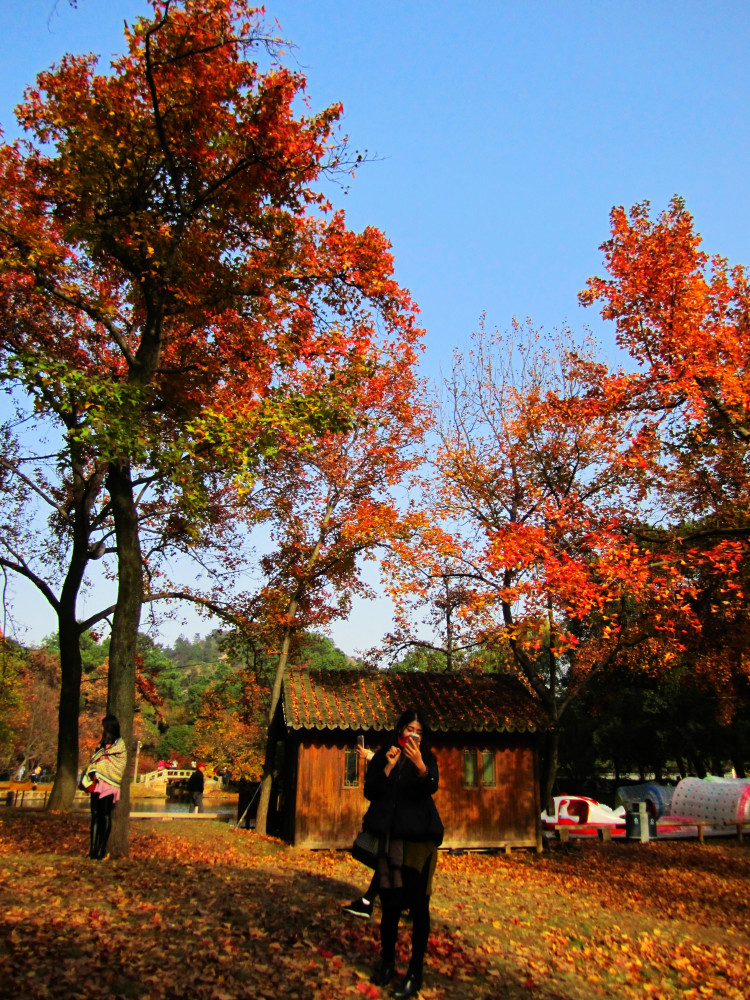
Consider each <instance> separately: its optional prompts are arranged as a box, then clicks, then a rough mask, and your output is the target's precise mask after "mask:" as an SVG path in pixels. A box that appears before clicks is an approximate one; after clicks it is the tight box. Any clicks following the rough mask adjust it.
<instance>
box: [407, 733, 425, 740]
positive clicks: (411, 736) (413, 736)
mask: <svg viewBox="0 0 750 1000" xmlns="http://www.w3.org/2000/svg"><path fill="white" fill-rule="evenodd" d="M409 739H410V740H421V739H422V737H421V736H420V735H419V733H409Z"/></svg>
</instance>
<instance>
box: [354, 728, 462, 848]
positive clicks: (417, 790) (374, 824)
mask: <svg viewBox="0 0 750 1000" xmlns="http://www.w3.org/2000/svg"><path fill="white" fill-rule="evenodd" d="M394 743H395V741H393V742H391V743H389V744H387V745H386V746H383V747H381V748H380V749H379V750H378V751H377V753H376V754H375V756H374V757H373V758H372V760H371V761H370V763H369V765H368V767H367V774H366V777H365V798H366V799H369V801H370V807H369V809H368V810H367V812H366V813H365V816H364V820H363V826H364V828H365V830H368V831H369V832H370V833H375V834H377V835H378V836H385V835H386V834H388V833H390V834H391V836H392V837H396V838H398V839H400V840H416V841H426V840H432V841H434V842H435V843H436V844H438V846H439V845H440V844H441V843H442V842H443V824H442V822H441V821H440V816H439V815H438V811H437V809H436V807H435V803H434V802H433V800H432V796H433V795H434V794H435V792H436V791H437V787H438V766H437V761H436V760H435V757H434V755H433V754H432V752H431V751H430V750H424V751H422V759H423V760H424V762H425V764H426V766H427V774H426V775H425V776H424V777H423V778H421V777H420V776H419V772H418V771H417V769H416V767H415V766H414V765H413V764H412V762H411V761H410V760H407V759H406V758H405V757H403V756H402V757H401V758H400V759H399V761H398V763H397V764H396V766H395V767H394V768H393V770H392V771H391V773H390V774H389V775H387V776H386V774H385V766H386V764H387V761H386V756H385V755H386V751H387V750H389V749H390V747H392V746H393V745H394Z"/></svg>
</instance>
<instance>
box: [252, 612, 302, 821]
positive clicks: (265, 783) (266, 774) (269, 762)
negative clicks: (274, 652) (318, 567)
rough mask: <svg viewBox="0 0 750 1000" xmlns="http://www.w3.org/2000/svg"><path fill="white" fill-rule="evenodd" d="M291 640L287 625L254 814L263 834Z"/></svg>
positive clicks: (269, 717) (274, 686) (291, 615)
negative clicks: (277, 710)
mask: <svg viewBox="0 0 750 1000" xmlns="http://www.w3.org/2000/svg"><path fill="white" fill-rule="evenodd" d="M296 613H297V601H296V600H293V601H292V602H291V604H290V605H289V609H288V615H289V617H290V619H293V618H294V615H295V614H296ZM291 641H292V629H291V627H289V626H287V628H286V629H285V630H284V640H283V642H282V644H281V652H280V653H279V662H278V664H277V666H276V677H275V678H274V682H273V692H272V693H271V707H270V709H269V712H268V738H267V740H266V756H265V759H264V761H263V776H262V778H261V779H260V798H259V800H258V812H257V813H256V816H255V832H256V833H261V834H263V835H264V836H265V834H266V833H267V832H268V806H269V804H270V802H271V789H272V786H273V772H274V765H275V762H276V744H277V742H278V723H277V715H276V709H277V707H278V704H279V701H280V700H281V685H282V684H283V682H284V671H285V670H286V665H287V661H288V659H289V646H290V644H291Z"/></svg>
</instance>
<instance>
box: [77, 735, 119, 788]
mask: <svg viewBox="0 0 750 1000" xmlns="http://www.w3.org/2000/svg"><path fill="white" fill-rule="evenodd" d="M127 762H128V751H127V748H126V746H125V740H124V739H123V738H122V737H121V736H120V737H119V738H118V739H116V740H115V742H114V743H112V744H111V745H110V746H108V747H97V749H96V750H94V753H93V756H92V758H91V760H90V761H89V763H88V766H87V768H86V770H85V771H84V774H83V776H84V778H86V777H89V778H90V777H91V772H92V771H95V772H96V775H97V777H99V778H101V779H102V781H106V782H107V784H108V785H112V786H113V787H114V788H119V787H120V782H121V781H122V776H123V775H124V774H125V765H126V764H127ZM84 784H85V782H84Z"/></svg>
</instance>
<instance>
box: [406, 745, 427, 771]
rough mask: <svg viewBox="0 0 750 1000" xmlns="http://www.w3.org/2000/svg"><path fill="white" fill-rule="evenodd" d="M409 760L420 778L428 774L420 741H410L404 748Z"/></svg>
mask: <svg viewBox="0 0 750 1000" xmlns="http://www.w3.org/2000/svg"><path fill="white" fill-rule="evenodd" d="M404 753H405V755H406V758H407V760H410V761H411V762H412V764H413V765H414V766H415V767H416V769H417V773H418V774H419V777H420V778H424V776H425V775H426V774H427V765H426V764H425V762H424V760H423V758H422V751H421V750H420V749H419V740H413V739H408V740H407V741H406V746H405V747H404Z"/></svg>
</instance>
